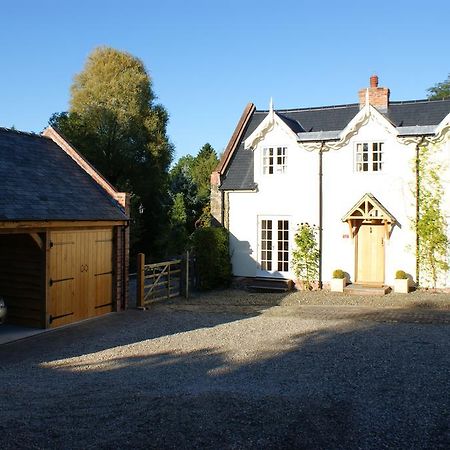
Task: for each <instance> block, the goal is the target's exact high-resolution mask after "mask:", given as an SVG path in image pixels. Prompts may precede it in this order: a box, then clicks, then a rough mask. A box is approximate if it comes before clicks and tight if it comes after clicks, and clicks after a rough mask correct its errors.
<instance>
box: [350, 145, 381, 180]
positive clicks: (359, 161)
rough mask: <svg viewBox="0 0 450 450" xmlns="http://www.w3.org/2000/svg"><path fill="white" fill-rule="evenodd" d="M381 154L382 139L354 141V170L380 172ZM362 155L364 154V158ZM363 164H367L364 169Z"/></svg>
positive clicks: (358, 171)
mask: <svg viewBox="0 0 450 450" xmlns="http://www.w3.org/2000/svg"><path fill="white" fill-rule="evenodd" d="M364 147H366V148H364ZM383 154H384V142H383V141H363V142H356V143H355V152H354V155H355V158H354V171H355V172H357V173H377V172H382V171H383V166H384V159H383ZM364 156H366V159H364ZM364 166H367V169H366V170H364Z"/></svg>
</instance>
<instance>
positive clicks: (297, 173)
mask: <svg viewBox="0 0 450 450" xmlns="http://www.w3.org/2000/svg"><path fill="white" fill-rule="evenodd" d="M267 146H286V147H287V171H286V173H285V174H273V175H264V174H263V173H262V151H263V148H264V147H267ZM247 151H254V152H255V157H254V161H255V167H254V180H255V183H256V184H257V186H258V188H257V192H230V193H229V231H230V251H231V260H232V265H233V273H234V275H237V276H258V275H260V274H259V273H258V252H259V250H260V249H259V247H258V244H259V243H258V218H260V217H262V216H268V217H269V216H270V217H273V218H275V217H276V218H285V219H289V221H290V230H289V231H290V237H291V239H290V241H291V242H290V248H291V250H292V248H293V245H292V244H293V236H294V233H295V231H296V229H297V226H298V224H299V223H300V222H308V223H310V224H316V225H317V224H318V214H319V213H318V211H319V206H318V198H319V191H318V176H319V175H318V174H319V155H318V154H317V153H314V152H310V151H306V150H305V149H302V148H300V147H299V146H298V144H297V142H296V140H294V139H292V137H290V136H289V135H287V134H286V133H285V132H284V130H283V129H281V128H280V127H278V126H277V125H276V124H275V127H274V129H272V130H271V131H270V132H269V133H268V134H267V135H266V137H265V139H264V141H262V142H261V143H260V144H259V145H258V146H257V148H256V149H255V150H250V149H249V150H247ZM292 277H293V274H292Z"/></svg>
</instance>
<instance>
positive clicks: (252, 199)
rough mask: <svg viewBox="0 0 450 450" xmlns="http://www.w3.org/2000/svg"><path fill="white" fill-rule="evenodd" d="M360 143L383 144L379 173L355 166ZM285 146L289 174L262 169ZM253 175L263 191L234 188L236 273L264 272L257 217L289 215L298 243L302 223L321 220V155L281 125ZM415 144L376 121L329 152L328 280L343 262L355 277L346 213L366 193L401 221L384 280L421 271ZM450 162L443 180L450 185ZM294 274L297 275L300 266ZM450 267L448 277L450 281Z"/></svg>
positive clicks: (447, 153)
mask: <svg viewBox="0 0 450 450" xmlns="http://www.w3.org/2000/svg"><path fill="white" fill-rule="evenodd" d="M357 142H383V145H384V148H383V169H382V171H380V172H356V171H355V170H354V154H355V144H356V143H357ZM270 146H273V147H282V146H286V147H287V148H288V150H287V171H286V173H285V174H273V175H264V174H263V173H262V149H263V148H264V147H270ZM246 151H254V153H255V155H254V161H255V167H254V180H255V183H257V185H258V189H257V192H254V193H251V192H230V193H229V194H228V195H229V231H230V250H231V256H232V264H233V274H234V275H236V276H251V277H253V276H257V275H258V254H259V248H258V218H259V217H261V216H272V217H273V218H276V217H283V218H287V219H289V221H290V240H291V249H292V247H293V238H294V234H295V231H296V229H297V227H298V224H299V223H301V222H308V223H310V224H315V225H318V221H319V178H318V177H319V155H318V152H317V151H314V152H310V151H307V150H306V149H305V148H303V147H302V146H301V144H298V143H297V142H296V140H295V138H294V139H293V138H292V136H290V135H289V134H287V133H286V132H285V131H284V130H283V129H282V128H281V127H279V126H277V124H275V127H274V128H273V129H272V130H271V131H269V132H268V133H267V134H266V135H265V137H264V140H263V141H261V142H260V143H259V144H258V145H257V148H256V149H254V150H250V149H249V150H246ZM441 155H442V158H443V159H444V160H447V162H448V161H449V160H450V144H449V141H447V143H446V144H445V147H443V148H442V154H441ZM414 158H415V145H414V144H410V145H404V144H402V143H401V142H399V140H398V139H397V137H396V136H395V135H394V134H393V133H392V130H390V129H389V127H386V126H383V124H382V123H380V122H379V121H377V120H375V119H370V120H369V122H368V123H367V124H366V125H364V126H362V127H361V128H360V129H359V131H358V133H357V134H356V135H355V136H353V137H352V138H351V140H350V141H349V143H348V144H347V145H346V146H345V147H343V148H341V149H339V150H334V151H330V152H325V153H324V154H323V260H322V269H323V270H322V278H323V281H324V282H327V281H329V280H330V278H331V274H332V271H333V270H334V269H337V268H340V269H343V270H345V271H346V272H348V273H349V274H350V276H351V280H352V281H354V277H355V248H354V240H353V239H352V238H351V236H350V232H349V228H348V225H347V224H346V223H343V222H342V220H341V219H342V217H343V216H344V215H345V214H346V213H347V212H348V211H349V210H350V208H351V207H353V206H354V204H355V203H356V202H357V201H358V200H360V199H361V197H363V195H364V194H367V193H371V194H373V195H374V196H375V197H376V198H377V199H378V201H379V202H380V203H381V204H382V205H383V206H384V207H385V208H386V209H387V210H388V211H389V212H390V213H391V214H392V215H393V216H394V217H395V218H396V219H397V221H398V225H396V226H395V227H394V229H393V231H392V235H391V237H390V239H389V240H385V284H388V285H392V284H393V282H394V276H395V272H396V271H397V270H399V269H401V270H404V271H406V272H407V273H409V274H411V275H412V276H413V277H415V270H416V268H415V233H414V230H413V229H412V225H411V224H412V220H413V218H414V217H415V198H414V195H413V192H414V187H415V175H414ZM449 166H450V164H447V166H446V170H445V172H444V173H443V177H442V179H443V180H445V181H446V182H447V183H450V167H449ZM447 186H449V184H447ZM444 210H445V214H446V215H447V217H448V220H449V223H450V189H449V188H448V187H447V189H446V190H445V195H444ZM449 230H450V226H449ZM289 277H290V278H293V279H294V278H295V275H294V273H293V272H291V273H290V274H289ZM449 280H450V273H449V276H448V277H447V279H446V280H445V281H444V285H445V284H446V285H449V284H450V282H449Z"/></svg>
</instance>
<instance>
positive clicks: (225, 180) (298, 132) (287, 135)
mask: <svg viewBox="0 0 450 450" xmlns="http://www.w3.org/2000/svg"><path fill="white" fill-rule="evenodd" d="M423 145H426V146H428V147H430V148H432V153H433V155H434V156H433V157H434V158H437V159H439V161H440V163H441V170H440V182H441V183H442V185H443V187H444V198H443V200H442V212H443V216H444V218H445V219H446V221H447V223H450V171H449V167H450V99H446V100H437V101H430V100H414V101H401V102H391V101H390V100H389V89H387V88H383V87H378V77H377V76H375V75H374V76H372V77H371V79H370V87H369V88H364V89H361V90H360V91H359V103H356V104H349V105H336V106H326V107H318V108H301V109H289V110H274V109H273V107H272V105H271V106H270V108H269V110H268V111H258V110H256V108H255V106H254V105H253V104H249V105H247V107H246V108H245V110H244V113H243V115H242V117H241V119H240V121H239V123H238V125H237V127H236V130H235V132H234V134H233V136H232V138H231V140H230V143H229V144H228V147H227V149H226V151H225V152H224V155H223V157H222V160H221V162H220V164H219V166H218V167H217V169H216V171H215V172H213V174H212V177H211V183H212V189H211V191H212V200H211V211H212V215H213V218H214V221H215V222H216V223H219V224H221V225H223V226H225V227H226V228H227V229H228V230H229V232H230V251H231V258H232V265H233V274H234V275H235V276H239V277H273V278H284V279H294V278H295V274H294V273H293V270H292V265H291V258H292V250H293V245H294V241H293V238H294V234H295V232H296V230H297V228H298V225H299V224H300V223H304V222H307V223H309V224H315V225H316V226H317V227H318V230H319V231H318V236H317V239H318V245H319V247H320V273H319V278H320V279H319V281H320V283H327V282H329V280H330V278H331V274H332V272H333V270H334V269H336V268H341V269H343V270H344V271H346V272H347V273H348V274H349V275H350V279H351V281H352V282H353V283H361V284H372V285H380V286H382V285H385V286H386V285H393V282H394V277H395V272H396V271H397V270H399V269H402V270H404V271H405V272H407V273H408V274H410V275H411V276H412V278H414V279H415V280H417V278H418V277H419V276H420V275H421V274H420V270H419V267H418V264H417V261H416V259H417V258H416V254H417V251H420V249H419V250H418V244H417V239H416V232H415V229H414V225H413V224H414V221H415V219H416V218H417V215H418V214H419V213H418V208H417V171H416V170H415V163H416V157H417V153H418V149H419V146H423ZM420 281H421V284H424V280H422V279H421V280H420ZM439 284H440V286H441V287H450V273H448V274H444V276H441V277H440V280H439Z"/></svg>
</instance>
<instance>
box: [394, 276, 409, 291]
mask: <svg viewBox="0 0 450 450" xmlns="http://www.w3.org/2000/svg"><path fill="white" fill-rule="evenodd" d="M394 292H395V293H396V294H407V293H408V292H409V279H395V280H394Z"/></svg>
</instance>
